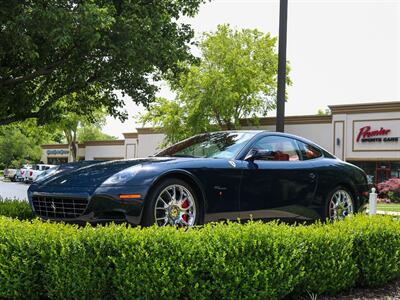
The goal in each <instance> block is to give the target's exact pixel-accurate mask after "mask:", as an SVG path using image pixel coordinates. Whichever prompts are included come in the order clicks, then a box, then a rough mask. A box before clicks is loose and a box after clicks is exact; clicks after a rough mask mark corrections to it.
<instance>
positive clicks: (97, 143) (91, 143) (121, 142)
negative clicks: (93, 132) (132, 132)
mask: <svg viewBox="0 0 400 300" xmlns="http://www.w3.org/2000/svg"><path fill="white" fill-rule="evenodd" d="M111 145H125V140H104V141H87V142H85V146H86V147H87V146H111Z"/></svg>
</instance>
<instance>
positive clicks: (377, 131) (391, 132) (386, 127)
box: [353, 119, 400, 151]
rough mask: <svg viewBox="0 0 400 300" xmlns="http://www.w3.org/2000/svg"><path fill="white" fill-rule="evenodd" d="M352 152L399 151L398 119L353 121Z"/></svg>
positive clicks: (399, 120) (399, 129)
mask: <svg viewBox="0 0 400 300" xmlns="http://www.w3.org/2000/svg"><path fill="white" fill-rule="evenodd" d="M353 151H400V119H387V120H384V119H383V120H370V121H368V120H360V121H358V120H356V121H353Z"/></svg>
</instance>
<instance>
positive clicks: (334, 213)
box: [326, 186, 354, 221]
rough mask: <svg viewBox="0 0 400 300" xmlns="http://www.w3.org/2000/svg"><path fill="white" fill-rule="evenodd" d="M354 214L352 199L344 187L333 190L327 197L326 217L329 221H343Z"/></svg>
mask: <svg viewBox="0 0 400 300" xmlns="http://www.w3.org/2000/svg"><path fill="white" fill-rule="evenodd" d="M353 212H354V199H353V196H352V194H351V192H350V191H349V190H348V189H346V188H344V187H341V186H339V187H337V188H335V189H334V190H333V191H332V192H331V193H330V194H329V196H328V199H327V208H326V217H327V218H328V219H329V220H331V221H334V220H343V219H344V218H346V217H347V216H349V215H351V214H353Z"/></svg>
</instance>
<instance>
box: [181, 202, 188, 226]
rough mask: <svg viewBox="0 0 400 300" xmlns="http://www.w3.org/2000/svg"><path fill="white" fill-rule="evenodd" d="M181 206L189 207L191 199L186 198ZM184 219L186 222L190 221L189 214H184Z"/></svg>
mask: <svg viewBox="0 0 400 300" xmlns="http://www.w3.org/2000/svg"><path fill="white" fill-rule="evenodd" d="M181 206H182V208H188V207H189V201H188V200H187V199H186V200H185V201H183V203H182V205H181ZM182 219H183V220H184V221H185V222H187V221H188V215H187V214H184V215H182Z"/></svg>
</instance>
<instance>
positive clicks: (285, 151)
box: [253, 135, 300, 161]
mask: <svg viewBox="0 0 400 300" xmlns="http://www.w3.org/2000/svg"><path fill="white" fill-rule="evenodd" d="M253 148H256V149H259V150H264V151H269V152H270V153H271V155H268V158H267V159H263V160H269V161H271V160H272V161H298V160H300V151H299V148H298V145H297V143H296V141H295V140H293V139H290V138H286V137H282V136H274V135H271V136H265V137H263V138H261V139H260V140H258V141H257V142H256V143H255V144H254V146H253Z"/></svg>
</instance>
